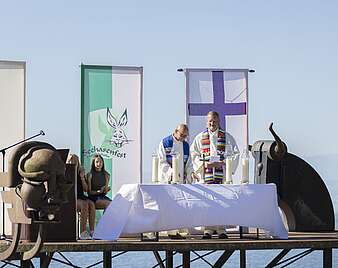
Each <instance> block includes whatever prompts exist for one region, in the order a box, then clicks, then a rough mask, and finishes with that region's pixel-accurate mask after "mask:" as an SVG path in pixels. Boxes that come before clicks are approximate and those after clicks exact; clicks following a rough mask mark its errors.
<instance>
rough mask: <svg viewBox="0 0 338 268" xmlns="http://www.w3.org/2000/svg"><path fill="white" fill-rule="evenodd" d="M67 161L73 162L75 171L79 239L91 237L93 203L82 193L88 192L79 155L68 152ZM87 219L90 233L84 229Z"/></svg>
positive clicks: (93, 218) (93, 223)
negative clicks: (79, 225)
mask: <svg viewBox="0 0 338 268" xmlns="http://www.w3.org/2000/svg"><path fill="white" fill-rule="evenodd" d="M67 163H68V164H74V165H75V166H76V171H77V199H76V210H77V211H78V212H80V223H81V228H80V229H81V230H80V232H81V233H80V239H91V237H92V236H93V233H94V225H95V204H94V202H93V201H91V200H90V199H89V198H88V197H87V196H86V195H85V194H84V192H88V184H87V181H86V178H85V170H84V168H83V167H82V166H81V164H80V160H79V157H78V156H77V155H76V154H69V156H68V159H67ZM87 221H89V231H90V233H88V232H87V230H86V225H87Z"/></svg>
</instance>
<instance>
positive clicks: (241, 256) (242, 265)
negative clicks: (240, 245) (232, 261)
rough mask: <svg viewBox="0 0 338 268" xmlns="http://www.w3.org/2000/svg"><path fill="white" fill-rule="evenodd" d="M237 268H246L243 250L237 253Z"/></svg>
mask: <svg viewBox="0 0 338 268" xmlns="http://www.w3.org/2000/svg"><path fill="white" fill-rule="evenodd" d="M239 266H240V268H245V267H246V252H245V249H242V250H240V251H239Z"/></svg>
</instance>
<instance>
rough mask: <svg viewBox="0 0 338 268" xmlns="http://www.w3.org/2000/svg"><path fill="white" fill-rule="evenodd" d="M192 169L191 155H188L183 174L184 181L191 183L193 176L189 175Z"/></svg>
mask: <svg viewBox="0 0 338 268" xmlns="http://www.w3.org/2000/svg"><path fill="white" fill-rule="evenodd" d="M193 171H194V169H193V165H192V161H191V156H190V155H189V158H188V161H187V163H186V164H185V174H186V176H187V177H186V183H192V182H193V178H192V177H191V174H192V172H193Z"/></svg>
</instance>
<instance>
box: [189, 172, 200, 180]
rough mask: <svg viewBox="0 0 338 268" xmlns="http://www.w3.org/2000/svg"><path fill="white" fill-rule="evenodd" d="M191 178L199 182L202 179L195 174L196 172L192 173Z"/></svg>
mask: <svg viewBox="0 0 338 268" xmlns="http://www.w3.org/2000/svg"><path fill="white" fill-rule="evenodd" d="M191 178H192V179H193V180H194V181H199V180H200V178H199V177H198V176H197V175H196V174H195V172H192V173H191Z"/></svg>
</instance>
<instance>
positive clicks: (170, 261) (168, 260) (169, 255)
mask: <svg viewBox="0 0 338 268" xmlns="http://www.w3.org/2000/svg"><path fill="white" fill-rule="evenodd" d="M165 267H166V268H173V267H174V254H173V252H172V251H171V250H166V252H165Z"/></svg>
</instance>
